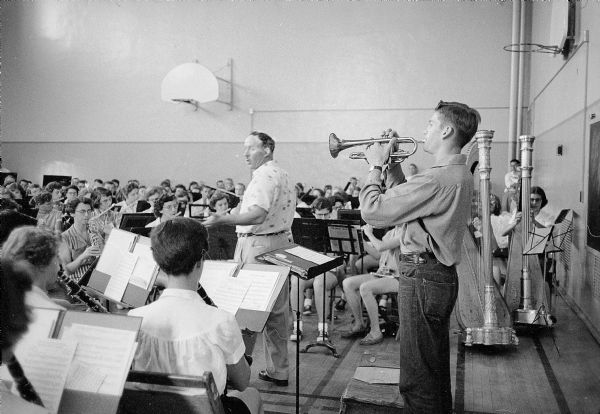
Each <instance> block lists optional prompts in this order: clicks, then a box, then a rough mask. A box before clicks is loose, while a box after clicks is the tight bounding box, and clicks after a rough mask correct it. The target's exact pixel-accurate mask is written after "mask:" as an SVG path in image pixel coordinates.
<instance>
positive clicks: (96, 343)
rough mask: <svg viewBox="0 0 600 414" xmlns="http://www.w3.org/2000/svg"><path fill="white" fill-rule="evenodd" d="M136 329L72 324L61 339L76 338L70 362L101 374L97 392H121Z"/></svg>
mask: <svg viewBox="0 0 600 414" xmlns="http://www.w3.org/2000/svg"><path fill="white" fill-rule="evenodd" d="M136 335H137V332H134V331H127V330H124V329H113V328H104V327H99V326H94V325H81V324H75V323H74V324H72V325H71V326H70V327H69V328H66V329H65V332H64V334H63V337H62V338H63V339H64V340H71V341H76V342H77V351H76V352H75V357H74V358H73V361H74V362H77V363H79V364H82V365H85V366H86V367H88V368H90V369H93V370H95V371H97V372H98V373H101V374H103V375H105V376H106V377H105V379H104V381H103V382H102V385H101V386H100V389H99V391H98V392H99V393H101V394H110V395H121V394H122V392H123V387H124V385H125V380H126V378H127V374H128V372H129V367H130V365H131V361H132V359H133V352H135V348H136V342H135V339H136Z"/></svg>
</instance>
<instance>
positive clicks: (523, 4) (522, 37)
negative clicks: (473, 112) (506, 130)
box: [509, 1, 527, 160]
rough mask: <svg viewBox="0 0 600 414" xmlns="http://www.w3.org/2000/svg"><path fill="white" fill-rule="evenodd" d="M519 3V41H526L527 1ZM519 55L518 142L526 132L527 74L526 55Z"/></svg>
mask: <svg viewBox="0 0 600 414" xmlns="http://www.w3.org/2000/svg"><path fill="white" fill-rule="evenodd" d="M519 3H521V16H520V23H519V43H525V19H526V18H527V2H526V1H519ZM517 54H518V55H519V69H518V77H517V79H518V81H517V107H516V111H515V117H516V118H517V120H516V124H517V127H516V131H515V143H516V142H517V137H519V136H521V134H524V133H525V131H523V90H524V87H523V78H524V75H525V69H524V68H525V55H523V56H521V54H520V53H517ZM513 158H515V157H511V158H509V160H511V159H513Z"/></svg>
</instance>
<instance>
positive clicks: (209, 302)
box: [196, 284, 217, 308]
mask: <svg viewBox="0 0 600 414" xmlns="http://www.w3.org/2000/svg"><path fill="white" fill-rule="evenodd" d="M196 292H198V294H199V295H200V297H201V298H202V300H203V301H204V303H206V304H207V305H210V306H214V307H215V308H216V307H217V305H216V304H215V302H213V300H212V299H211V298H210V296H208V293H206V290H204V288H203V287H202V285H200V284H199V285H198V289H197V290H196Z"/></svg>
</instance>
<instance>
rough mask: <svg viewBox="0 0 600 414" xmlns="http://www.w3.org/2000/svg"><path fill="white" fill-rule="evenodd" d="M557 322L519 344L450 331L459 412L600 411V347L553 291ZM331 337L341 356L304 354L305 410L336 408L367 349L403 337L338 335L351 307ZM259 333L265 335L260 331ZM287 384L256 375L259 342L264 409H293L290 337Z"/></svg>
mask: <svg viewBox="0 0 600 414" xmlns="http://www.w3.org/2000/svg"><path fill="white" fill-rule="evenodd" d="M553 314H554V315H555V316H556V317H557V319H558V321H557V324H556V325H555V326H554V327H553V328H539V329H534V330H532V329H531V328H527V329H518V330H517V335H518V337H519V342H520V343H519V345H518V346H517V347H514V348H490V347H473V348H468V347H465V346H463V345H462V344H461V341H460V332H459V327H458V325H457V324H456V322H454V318H453V327H452V329H451V332H450V343H451V361H450V362H451V369H452V388H453V395H454V407H455V412H457V413H490V414H491V413H510V414H516V413H524V414H535V413H544V414H546V413H574V414H575V413H577V414H578V413H594V414H598V413H600V346H599V344H598V343H597V342H596V341H595V340H594V339H593V337H592V336H591V335H590V333H589V331H588V330H587V329H586V328H585V325H584V324H583V323H582V322H581V321H580V320H579V319H578V318H577V316H576V315H575V313H574V312H573V311H572V310H571V309H570V308H569V307H568V306H567V304H566V303H565V301H564V300H563V299H562V298H561V297H560V296H556V297H555V299H554V309H553ZM336 315H337V316H338V320H336V322H335V326H334V327H333V329H332V330H331V328H330V331H331V332H330V334H331V335H330V336H331V339H332V342H333V344H334V345H335V347H336V349H337V352H338V353H339V354H340V357H339V358H334V357H333V356H332V355H331V352H329V351H328V350H326V349H325V348H321V347H319V348H312V349H311V350H310V351H309V352H308V353H301V354H300V360H299V361H300V381H299V383H300V387H299V406H300V409H299V412H300V413H311V414H312V413H328V412H339V410H340V397H341V395H342V393H343V392H344V389H345V388H346V385H347V384H348V382H349V381H350V379H351V378H352V375H353V374H354V371H355V369H356V367H357V366H358V363H359V361H360V360H361V356H362V354H363V353H364V352H371V353H373V352H375V353H377V352H399V347H398V342H396V341H395V340H394V338H386V339H385V341H384V342H383V343H381V344H378V345H374V346H361V345H359V343H358V340H347V339H342V338H341V337H340V332H341V331H342V330H344V329H347V328H348V324H349V322H350V312H349V310H346V311H345V312H337V311H336ZM316 318H317V317H316V315H312V316H308V317H307V316H305V317H304V321H305V322H304V324H305V333H306V337H305V339H303V341H302V343H301V347H303V346H304V345H306V344H307V343H310V342H312V341H314V339H315V337H316V324H317V320H316ZM259 338H260V336H259ZM288 352H289V355H290V365H291V367H290V368H291V372H290V383H289V386H288V387H277V386H274V385H272V384H270V383H267V382H264V381H261V380H259V379H258V377H257V375H258V374H257V373H258V371H259V370H261V369H264V356H263V349H262V342H261V340H260V339H259V340H258V341H257V346H256V349H255V352H254V364H253V366H252V379H251V385H252V386H253V387H255V388H257V389H258V390H259V391H260V393H261V396H262V400H263V403H264V408H265V412H266V413H267V414H268V413H295V412H296V391H295V390H296V379H295V378H296V369H295V364H296V347H295V343H293V342H289V343H288Z"/></svg>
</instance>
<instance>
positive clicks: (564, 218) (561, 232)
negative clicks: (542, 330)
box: [523, 209, 573, 325]
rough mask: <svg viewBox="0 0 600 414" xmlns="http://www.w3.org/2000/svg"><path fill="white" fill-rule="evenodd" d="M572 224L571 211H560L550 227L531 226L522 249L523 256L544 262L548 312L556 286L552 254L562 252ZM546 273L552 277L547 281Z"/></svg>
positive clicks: (554, 261)
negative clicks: (537, 258)
mask: <svg viewBox="0 0 600 414" xmlns="http://www.w3.org/2000/svg"><path fill="white" fill-rule="evenodd" d="M572 224H573V211H572V210H568V209H565V210H562V211H561V212H560V214H559V215H558V217H557V218H556V220H555V221H554V224H552V226H550V227H541V228H540V227H535V226H532V228H531V230H530V231H529V232H528V233H529V238H528V240H527V245H526V246H525V249H523V254H524V255H536V256H538V257H539V258H540V260H543V262H544V263H543V270H542V272H543V277H544V282H545V283H544V285H543V286H544V291H545V289H546V283H548V287H549V288H550V292H549V295H548V296H546V295H545V294H544V297H545V298H546V299H547V300H548V312H552V293H553V292H554V287H555V285H556V260H555V258H554V254H555V253H556V252H563V251H564V242H565V238H566V236H567V235H568V234H569V233H570V232H571V231H572V230H573V226H572ZM548 261H550V269H549V268H548ZM548 273H550V274H551V275H552V276H551V278H550V280H549V281H547V280H546V278H547V275H548ZM542 306H543V305H542ZM551 318H552V317H551ZM552 322H553V323H554V322H555V320H552ZM548 325H550V324H548Z"/></svg>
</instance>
